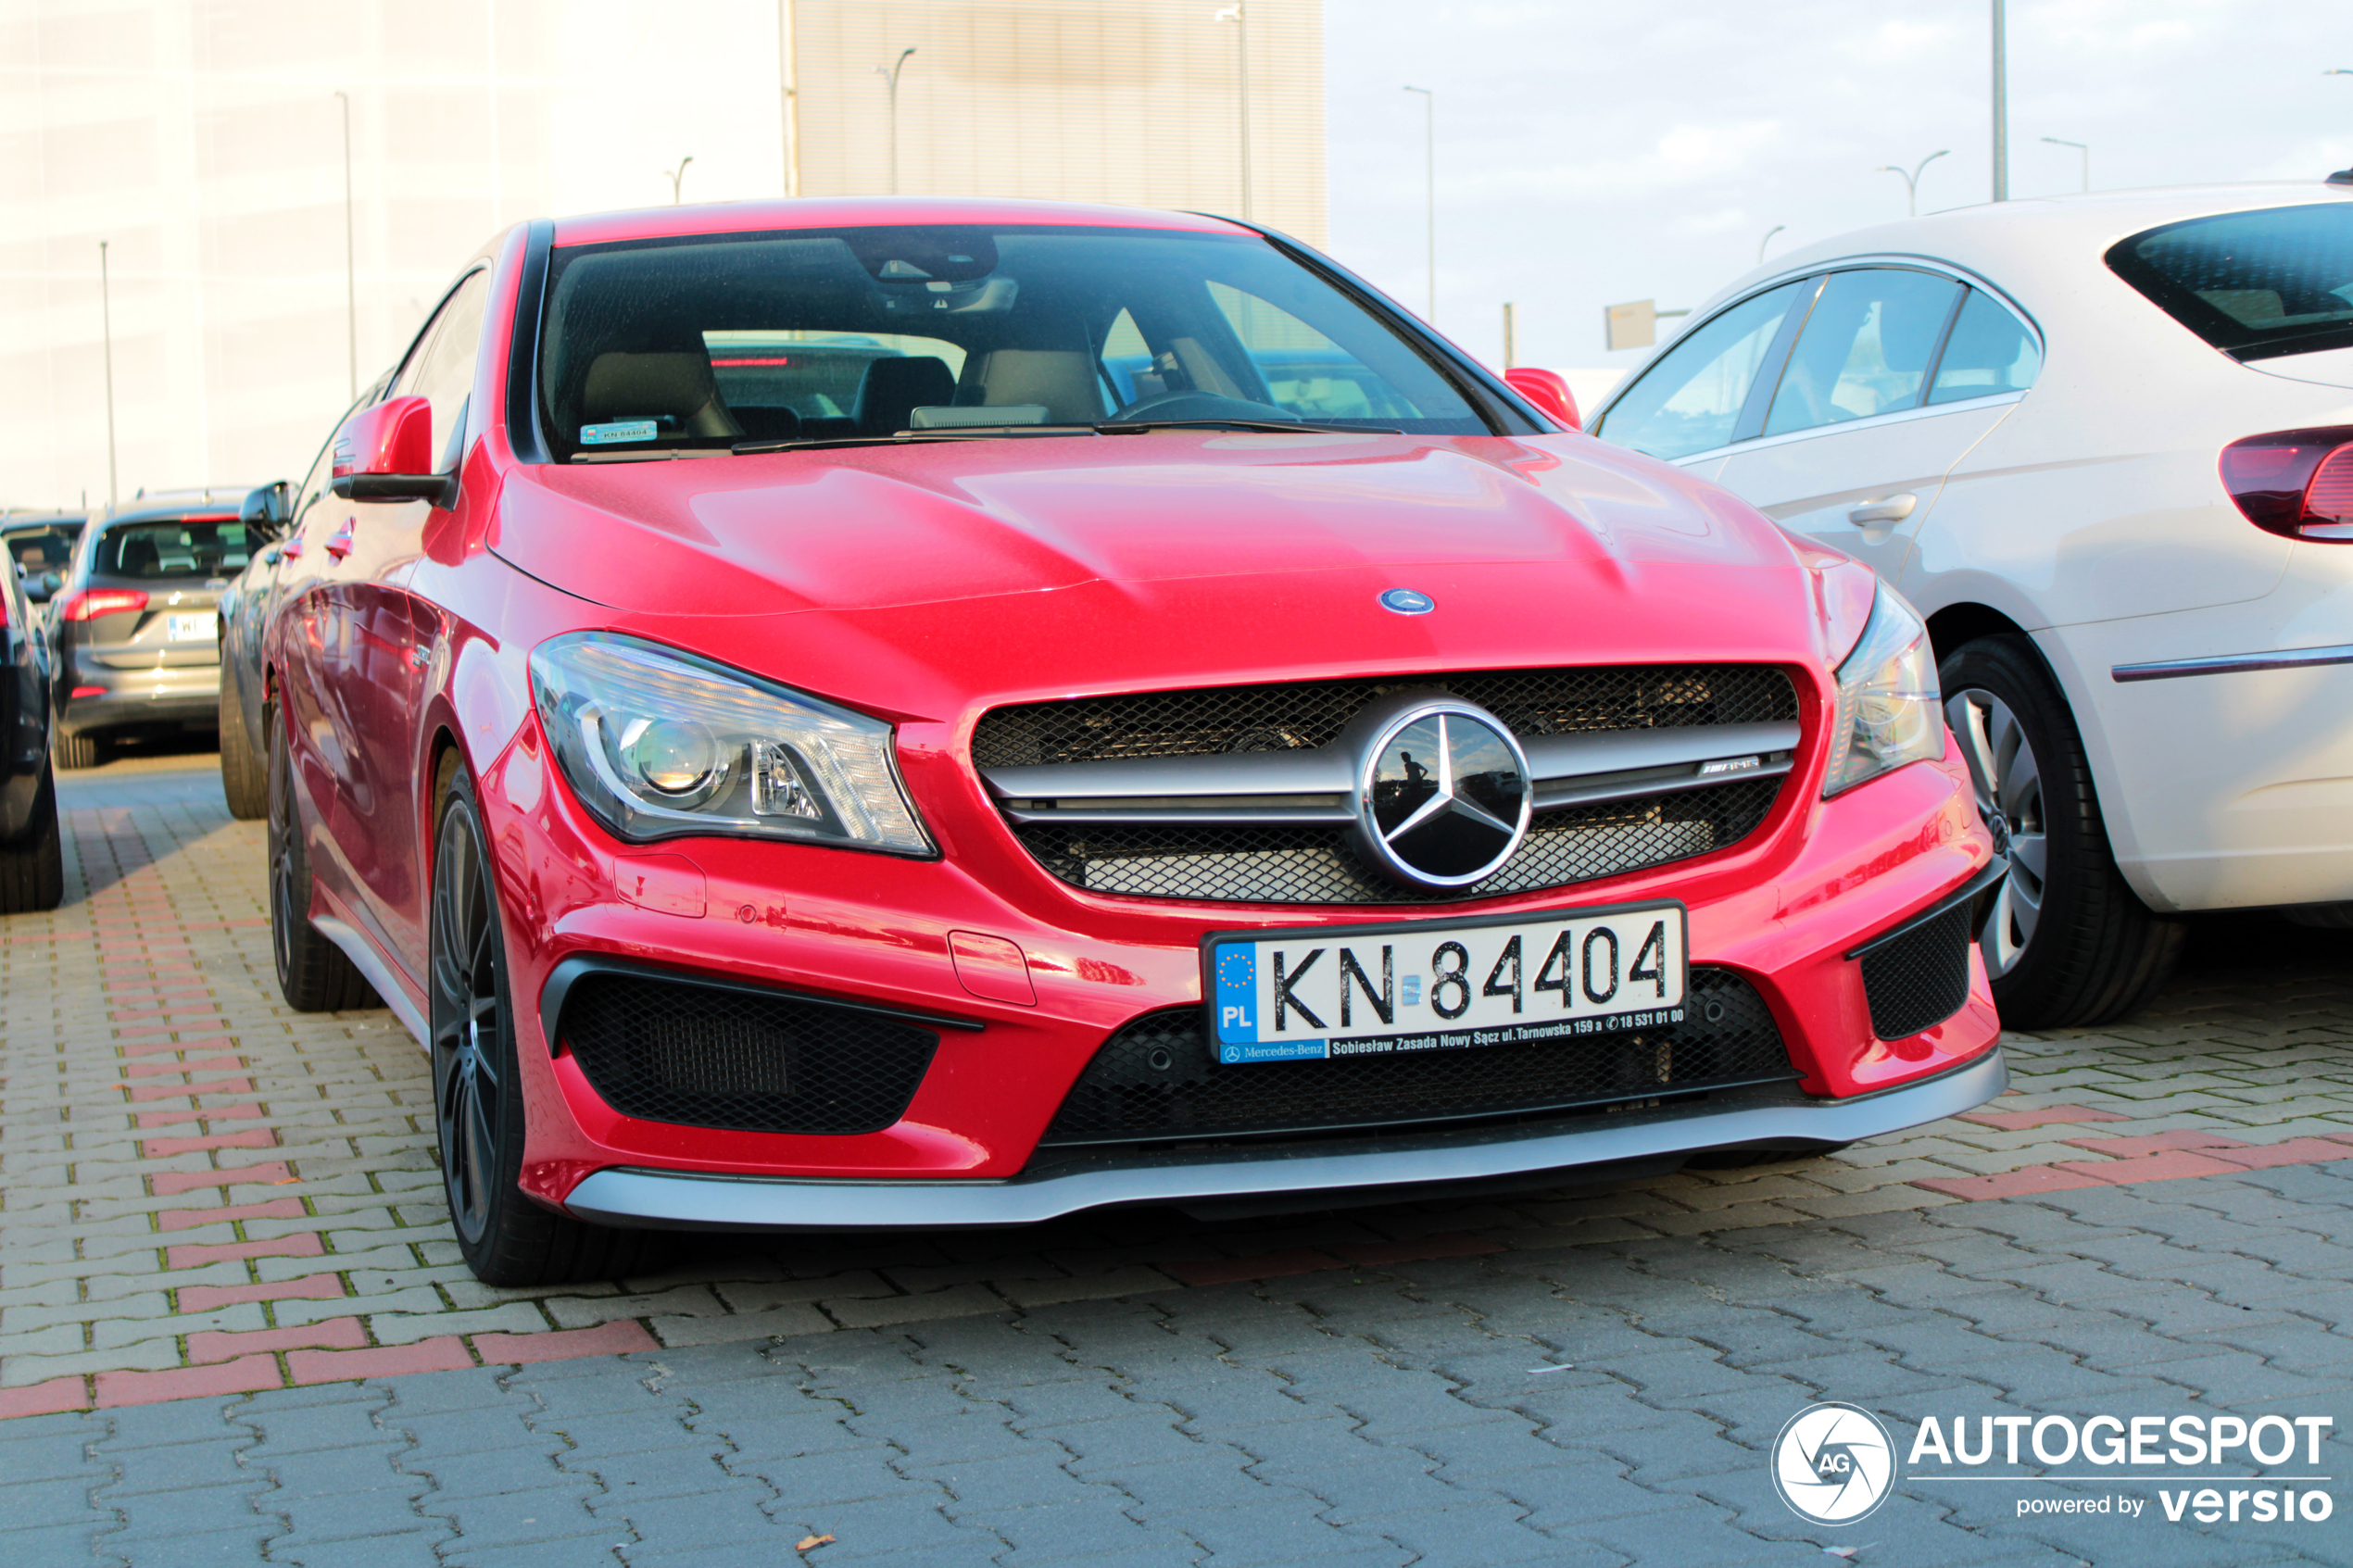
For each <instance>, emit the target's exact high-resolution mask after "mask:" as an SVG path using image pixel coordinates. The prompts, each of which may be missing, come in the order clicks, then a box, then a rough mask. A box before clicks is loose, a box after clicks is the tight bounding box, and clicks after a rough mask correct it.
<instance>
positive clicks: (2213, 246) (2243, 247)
mask: <svg viewBox="0 0 2353 1568" xmlns="http://www.w3.org/2000/svg"><path fill="white" fill-rule="evenodd" d="M2108 266H2109V267H2110V268H2111V269H2113V270H2115V272H2116V275H2117V276H2118V277H2120V278H2122V279H2123V280H2124V281H2125V282H2128V283H2130V284H2132V285H2133V287H2134V288H2136V289H2138V290H2140V291H2141V293H2142V294H2144V295H2147V296H2148V298H2149V299H2150V300H2151V301H2152V302H2153V303H2154V304H2156V305H2157V307H2158V308H2159V309H2161V310H2163V311H2164V312H2165V313H2166V314H2167V315H2169V316H2171V317H2172V318H2173V319H2174V320H2177V321H2179V322H2181V323H2182V325H2183V326H2185V327H2187V328H2189V330H2190V331H2192V332H2196V333H2197V335H2198V336H2200V337H2202V338H2204V339H2205V340H2206V341H2207V342H2208V343H2210V344H2212V345H2214V346H2215V347H2217V348H2219V349H2221V350H2222V351H2223V352H2224V353H2225V354H2229V355H2233V356H2234V357H2236V358H2241V359H2265V358H2272V357H2274V356H2277V355H2282V354H2311V353H2316V352H2318V351H2320V350H2322V349H2326V348H2346V347H2353V206H2347V204H2346V203H2344V202H2343V201H2333V202H2322V203H2317V204H2314V205H2311V206H2305V207H2267V208H2265V209H2263V210H2262V211H2259V212H2230V213H2223V214H2221V215H2220V216H2218V217H2213V218H2193V219H2191V220H2188V221H2186V222H2182V223H2168V224H2166V225H2165V226H2164V227H2163V228H2159V229H2151V230H2148V231H2146V232H2144V233H2139V234H2135V235H2133V237H2132V238H2131V239H2129V240H2123V241H2120V242H2119V243H2118V244H2116V245H2113V246H2111V247H2109V250H2108Z"/></svg>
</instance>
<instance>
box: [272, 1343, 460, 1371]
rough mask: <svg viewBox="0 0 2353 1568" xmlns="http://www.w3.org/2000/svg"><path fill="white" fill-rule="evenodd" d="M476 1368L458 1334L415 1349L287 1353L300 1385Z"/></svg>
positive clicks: (386, 1347) (389, 1347)
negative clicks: (473, 1366)
mask: <svg viewBox="0 0 2353 1568" xmlns="http://www.w3.org/2000/svg"><path fill="white" fill-rule="evenodd" d="M473 1364H474V1359H473V1357H472V1355H471V1354H469V1353H468V1351H467V1349H466V1342H465V1341H464V1340H462V1339H460V1338H459V1337H458V1336H456V1335H454V1334H444V1335H441V1336H437V1337H435V1338H432V1339H420V1340H418V1341H417V1342H416V1343H415V1344H414V1345H380V1346H377V1347H375V1348H372V1349H367V1350H289V1351H287V1352H286V1371H287V1372H288V1373H289V1374H292V1376H293V1378H294V1381H295V1382H296V1383H350V1382H354V1381H356V1380H357V1379H359V1378H362V1377H398V1376H400V1375H401V1374H404V1373H411V1372H459V1371H461V1370H463V1369H464V1368H467V1367H470V1366H472V1365H473ZM272 1381H275V1380H274V1379H273V1380H272Z"/></svg>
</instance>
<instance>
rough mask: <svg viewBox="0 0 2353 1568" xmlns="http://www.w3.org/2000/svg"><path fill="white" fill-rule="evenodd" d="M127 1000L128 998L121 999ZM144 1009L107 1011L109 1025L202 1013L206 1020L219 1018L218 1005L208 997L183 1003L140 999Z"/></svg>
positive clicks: (158, 998) (160, 999)
mask: <svg viewBox="0 0 2353 1568" xmlns="http://www.w3.org/2000/svg"><path fill="white" fill-rule="evenodd" d="M122 999H124V1000H128V999H129V998H128V997H125V998H122ZM139 999H140V1000H141V1001H142V1002H145V1003H147V1004H148V1005H146V1006H145V1007H135V1008H114V1009H111V1010H108V1011H107V1022H109V1023H134V1022H138V1021H139V1020H140V1019H143V1018H178V1017H179V1016H180V1015H181V1014H182V1013H198V1012H200V1013H203V1014H204V1015H205V1016H206V1017H208V1018H219V1017H220V1003H219V1002H216V1001H214V1000H212V999H211V998H210V997H189V998H188V999H187V1000H186V1001H184V1002H170V1001H165V1000H164V999H163V998H161V997H140V998H139Z"/></svg>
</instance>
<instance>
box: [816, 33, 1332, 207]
mask: <svg viewBox="0 0 2353 1568" xmlns="http://www.w3.org/2000/svg"><path fill="white" fill-rule="evenodd" d="M793 6H794V18H795V26H794V44H795V47H796V51H797V55H798V63H799V79H800V130H801V141H800V159H799V161H800V182H801V184H800V188H801V193H802V194H804V195H816V196H826V195H849V194H866V193H869V192H879V191H884V190H887V189H888V187H889V184H890V163H889V157H888V152H887V148H888V145H889V139H890V138H889V124H890V120H889V103H888V94H887V87H886V84H885V82H884V79H883V78H882V77H881V76H880V75H878V74H876V72H875V67H877V66H884V65H887V64H889V63H890V62H891V61H892V60H894V59H896V58H897V57H898V56H899V52H900V50H902V49H905V48H908V47H910V46H912V47H913V48H914V49H915V51H916V53H915V55H914V57H913V58H912V59H910V60H909V61H908V62H907V64H906V67H905V69H904V70H903V72H902V73H901V75H900V86H899V188H900V191H901V192H902V193H905V194H934V193H955V194H981V195H1000V196H1029V197H1038V198H1041V199H1051V200H1063V201H1109V202H1119V203H1125V204H1131V205H1134V206H1139V207H1185V208H1194V209H1201V210H1208V211H1214V212H1223V213H1229V214H1234V215H1237V216H1239V214H1240V213H1241V177H1240V169H1241V158H1240V141H1241V137H1240V114H1239V93H1238V87H1239V76H1238V74H1237V59H1236V48H1235V24H1234V23H1232V22H1230V21H1219V20H1217V19H1216V14H1217V12H1218V11H1219V10H1220V9H1222V8H1223V7H1222V6H1218V5H1213V4H1211V3H1210V0H1015V3H1012V4H1002V3H996V0H793ZM1244 9H1245V11H1246V14H1247V23H1246V25H1247V26H1248V27H1249V30H1250V38H1249V53H1250V94H1249V98H1250V141H1251V185H1252V190H1251V195H1252V213H1251V216H1252V217H1254V218H1255V219H1257V220H1259V221H1260V222H1263V223H1267V224H1271V225H1272V226H1274V227H1275V228H1277V229H1282V230H1285V231H1287V232H1290V233H1294V234H1296V235H1298V236H1299V237H1300V238H1302V239H1303V240H1307V241H1309V242H1311V243H1314V244H1317V245H1320V244H1322V243H1323V238H1324V93H1323V80H1324V41H1323V5H1322V0H1249V3H1248V4H1247V6H1245V7H1244Z"/></svg>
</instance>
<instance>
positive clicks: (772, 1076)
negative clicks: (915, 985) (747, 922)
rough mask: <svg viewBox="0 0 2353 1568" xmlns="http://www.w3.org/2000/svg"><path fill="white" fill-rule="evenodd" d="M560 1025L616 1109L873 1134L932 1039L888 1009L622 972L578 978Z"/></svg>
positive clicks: (725, 1124)
mask: <svg viewBox="0 0 2353 1568" xmlns="http://www.w3.org/2000/svg"><path fill="white" fill-rule="evenodd" d="M560 1028H561V1033H562V1036H563V1038H564V1040H565V1041H566V1042H567V1043H568V1044H570V1046H571V1047H572V1052H573V1056H574V1057H575V1058H577V1059H578V1060H579V1062H580V1069H581V1071H582V1072H583V1073H585V1074H586V1075H587V1078H588V1082H589V1084H590V1085H591V1086H593V1087H594V1088H595V1089H596V1091H597V1093H598V1095H599V1096H601V1097H602V1098H603V1099H604V1101H605V1103H606V1104H608V1105H610V1106H611V1107H612V1108H613V1109H614V1110H617V1111H619V1112H621V1113H622V1114H623V1116H635V1117H639V1118H642V1119H643V1120H645V1121H648V1122H667V1123H673V1124H676V1125H679V1126H686V1127H720V1128H727V1129H730V1130H734V1131H739V1132H757V1133H875V1132H880V1131H881V1130H882V1129H883V1128H885V1127H887V1126H889V1125H890V1124H891V1123H894V1122H896V1121H898V1120H899V1119H900V1116H902V1115H904V1114H905V1113H906V1110H907V1102H908V1101H909V1100H911V1099H912V1098H914V1094H915V1086H916V1085H918V1084H920V1083H922V1082H923V1077H924V1073H925V1069H926V1068H928V1067H929V1066H930V1065H931V1056H932V1052H933V1050H934V1049H935V1048H937V1046H938V1044H939V1036H938V1035H936V1034H934V1033H932V1032H931V1031H930V1030H928V1029H923V1028H918V1027H917V1026H915V1025H914V1024H912V1023H901V1022H898V1021H896V1020H893V1019H887V1018H875V1017H871V1016H869V1015H867V1014H864V1013H858V1012H850V1011H846V1010H842V1009H839V1008H829V1007H820V1006H816V1005H813V1004H811V1003H808V1002H803V1001H799V1000H796V999H794V998H792V997H764V996H759V995H755V994H750V993H746V992H740V991H727V990H720V989H716V988H714V987H711V986H708V985H687V984H681V983H678V982H673V981H665V980H651V979H647V978H645V977H643V976H638V975H625V974H591V975H587V976H585V977H584V978H582V979H581V980H580V981H579V982H577V983H576V984H575V985H573V988H572V993H571V995H570V996H569V997H566V998H565V1001H564V1010H563V1018H562V1020H561V1023H560Z"/></svg>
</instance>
